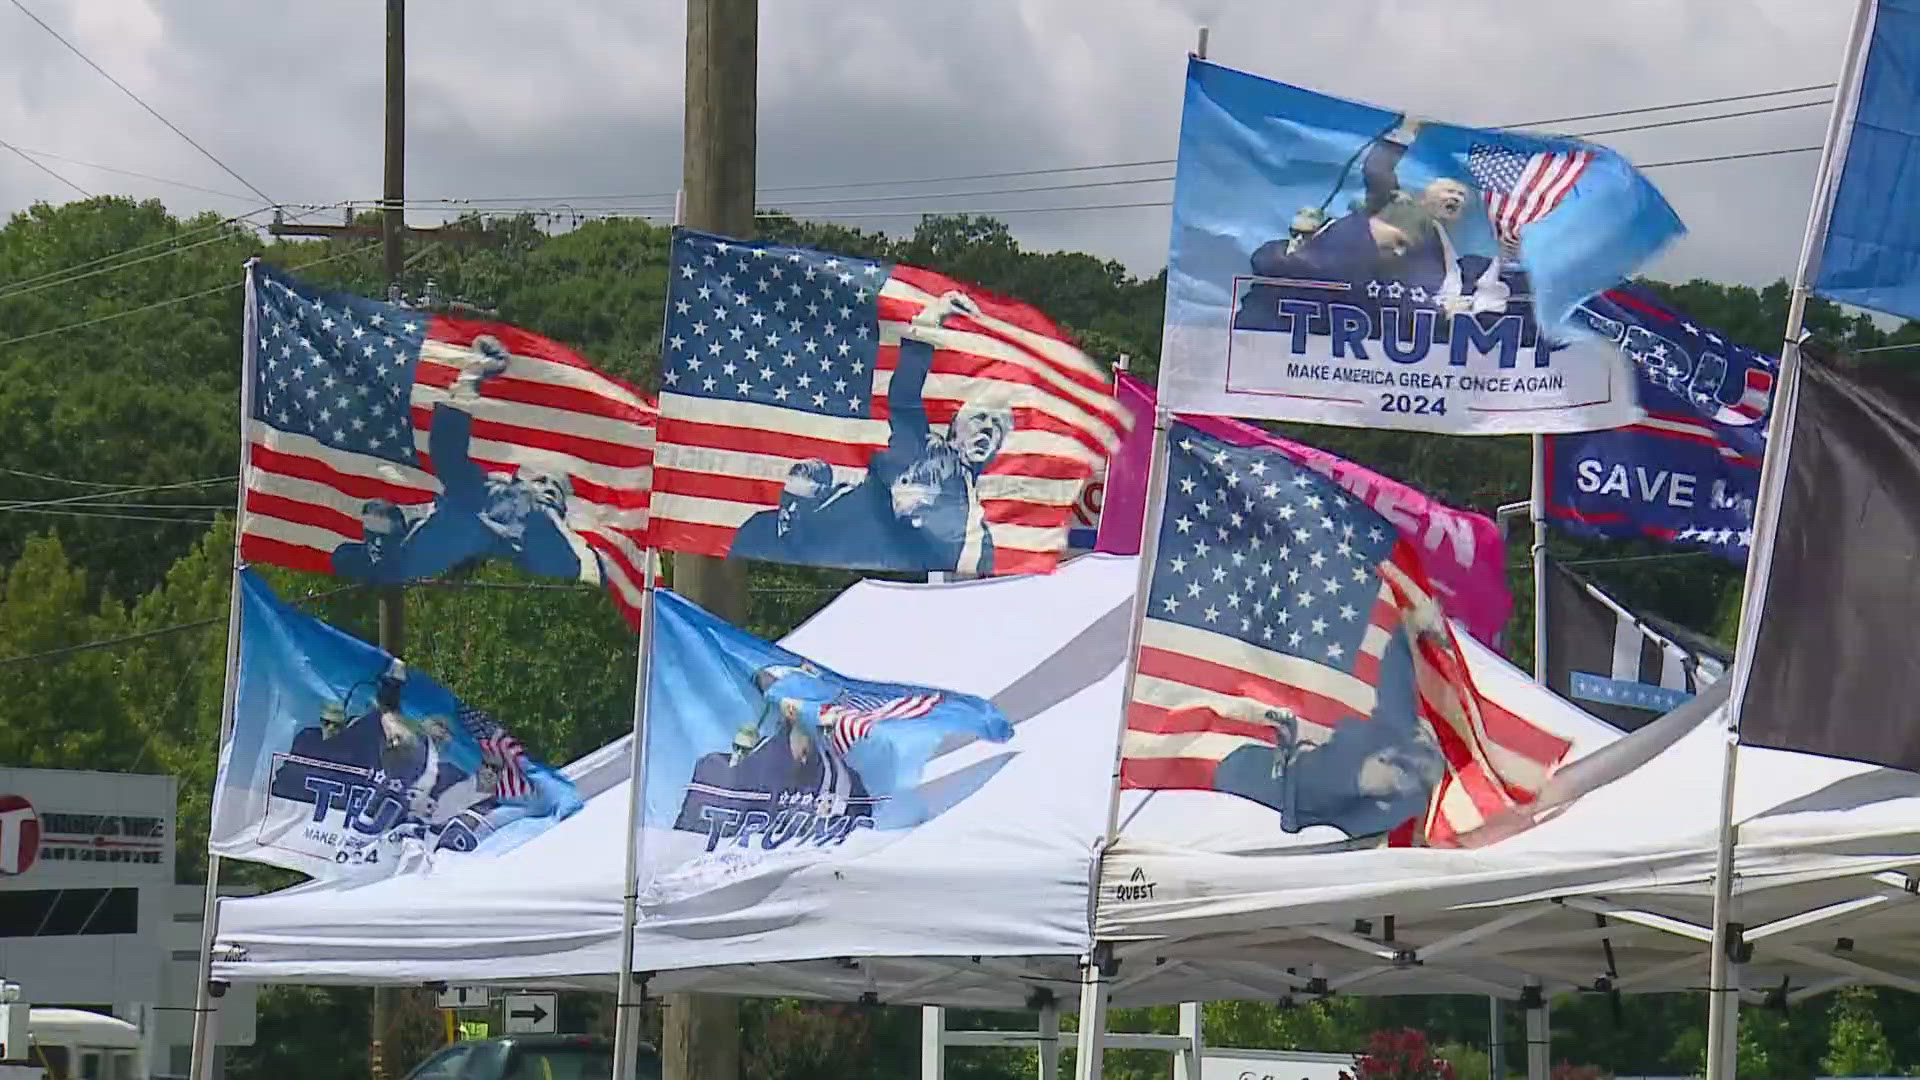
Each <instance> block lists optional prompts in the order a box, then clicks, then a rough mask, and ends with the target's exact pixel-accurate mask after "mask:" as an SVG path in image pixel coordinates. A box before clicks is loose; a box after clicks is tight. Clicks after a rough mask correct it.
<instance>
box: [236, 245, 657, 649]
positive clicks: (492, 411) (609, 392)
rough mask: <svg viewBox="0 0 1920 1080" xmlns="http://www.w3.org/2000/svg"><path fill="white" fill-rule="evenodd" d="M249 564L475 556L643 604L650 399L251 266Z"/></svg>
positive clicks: (408, 562) (317, 565)
mask: <svg viewBox="0 0 1920 1080" xmlns="http://www.w3.org/2000/svg"><path fill="white" fill-rule="evenodd" d="M247 299H248V311H247V327H248V334H247V372H248V382H249V386H248V391H249V400H250V401H251V406H252V407H251V412H250V413H249V415H248V416H247V418H246V425H247V426H246V438H247V470H246V478H245V482H246V501H245V504H244V507H243V512H242V514H241V521H240V553H241V556H242V557H243V558H245V559H247V560H248V561H250V562H263V563H274V564H276V565H279V566H288V567H292V568H293V569H296V570H310V571H314V572H317V573H323V574H336V575H338V576H341V577H347V578H355V579H358V580H361V581H369V582H376V583H380V584H398V583H400V582H404V581H408V580H412V579H417V578H427V577H432V576H434V575H436V574H440V573H444V572H445V571H448V570H451V569H453V568H455V567H457V566H461V565H463V564H467V563H470V562H474V561H478V560H484V559H503V560H506V561H509V562H512V563H514V564H515V565H517V566H519V567H520V568H521V569H523V570H526V571H528V572H529V573H534V574H540V575H545V576H551V577H561V578H573V579H576V580H581V581H589V582H594V583H597V584H600V585H603V586H604V587H605V588H606V589H607V591H608V593H609V594H610V595H611V596H612V597H613V600H614V603H615V605H616V606H618V607H619V608H620V610H621V612H622V613H623V614H625V615H626V616H627V618H628V620H629V622H635V621H636V620H637V619H638V617H639V615H638V613H639V611H640V609H641V588H642V586H641V575H642V570H643V568H644V566H645V561H644V560H645V556H644V555H643V554H642V549H643V548H644V547H645V544H646V538H645V537H646V524H647V493H648V487H649V484H650V482H651V472H652V464H653V406H652V405H651V404H650V403H649V402H647V401H646V400H645V399H644V398H642V397H641V395H640V393H639V392H638V391H636V390H634V389H633V388H632V387H630V386H628V385H626V384H625V383H623V382H621V381H620V380H618V379H615V378H613V377H612V376H609V375H607V374H605V373H603V372H600V371H597V370H595V369H594V368H593V367H592V366H591V365H589V364H588V363H587V362H586V361H585V360H582V359H581V358H580V357H579V356H578V355H576V354H575V353H574V352H573V351H572V350H570V349H568V348H567V347H566V346H564V345H561V344H559V343H558V342H554V341H550V340H548V339H546V338H543V337H541V336H540V335H538V334H534V333H530V332H528V331H526V330H522V329H520V328H519V327H517V326H509V325H507V324H505V323H492V322H478V321H473V320H468V319H454V318H448V317H446V316H443V315H436V314H433V313H431V312H427V311H420V310H416V309H413V308H408V307H403V306H401V305H398V304H386V303H380V302H378V301H374V300H368V299H366V298H364V297H359V296H351V295H347V294H344V293H334V292H327V291H324V290H320V289H316V288H313V287H312V286H309V285H306V284H304V283H302V282H300V281H297V280H295V279H293V278H291V277H288V276H287V275H285V274H282V273H280V272H279V271H277V270H274V269H272V268H271V267H268V266H265V265H263V264H261V263H258V262H255V263H253V264H251V266H250V267H249V272H248V275H247Z"/></svg>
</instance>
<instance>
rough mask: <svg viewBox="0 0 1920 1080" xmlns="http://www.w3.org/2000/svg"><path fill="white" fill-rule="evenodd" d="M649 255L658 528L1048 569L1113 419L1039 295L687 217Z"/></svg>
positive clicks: (1000, 568)
mask: <svg viewBox="0 0 1920 1080" xmlns="http://www.w3.org/2000/svg"><path fill="white" fill-rule="evenodd" d="M668 276H669V281H668V309H667V320H666V343H665V348H664V350H663V357H662V367H661V395H660V401H661V409H660V430H659V445H658V452H659V458H658V466H657V468H656V471H655V474H654V483H655V488H656V490H655V494H654V497H653V529H654V532H653V536H654V538H655V542H656V543H657V544H658V545H659V546H660V547H661V548H663V549H672V550H680V551H689V552H695V553H699V554H706V555H729V554H730V555H733V556H738V557H747V558H756V559H767V560H771V561H778V562H787V563H797V564H804V565H814V566H841V567H848V568H853V569H866V570H899V571H956V570H957V571H964V572H969V573H979V574H1007V573H1024V572H1047V571H1050V570H1052V569H1053V567H1054V565H1055V563H1056V562H1057V561H1058V558H1059V554H1060V551H1061V549H1062V548H1063V547H1064V546H1065V544H1066V539H1067V531H1068V527H1069V525H1070V524H1071V518H1072V510H1073V504H1074V501H1075V499H1076V498H1077V497H1078V495H1079V494H1080V490H1081V488H1082V487H1083V486H1084V485H1085V484H1086V483H1087V481H1088V479H1089V478H1090V477H1091V476H1093V475H1094V473H1095V472H1096V470H1097V467H1098V466H1099V465H1100V464H1101V463H1102V462H1103V461H1105V459H1106V457H1107V456H1108V455H1109V454H1110V453H1111V452H1112V450H1113V448H1114V447H1115V446H1116V445H1117V444H1118V442H1119V439H1120V438H1121V436H1122V435H1123V434H1124V433H1125V431H1126V427H1127V424H1128V422H1129V419H1128V416H1127V414H1126V412H1125V410H1123V409H1122V408H1121V407H1120V406H1119V404H1118V403H1117V402H1116V401H1115V400H1114V396H1113V383H1112V379H1111V377H1110V376H1109V375H1108V374H1107V373H1106V372H1105V371H1104V370H1102V368H1101V367H1100V366H1099V365H1098V364H1096V363H1095V362H1094V361H1093V360H1092V359H1090V358H1089V357H1087V356H1086V354H1084V353H1082V352H1081V351H1080V350H1079V349H1077V348H1075V347H1074V346H1073V345H1072V344H1070V343H1069V342H1068V341H1067V340H1066V339H1065V336H1064V335H1063V334H1062V332H1061V331H1060V330H1059V328H1058V327H1056V326H1054V324H1053V323H1052V322H1050V321H1049V320H1048V319H1047V318H1046V317H1045V316H1044V315H1042V314H1040V313H1039V312H1038V311H1035V310H1034V309H1032V308H1030V307H1027V306H1026V305H1023V304H1018V303H1014V302H1009V301H1003V300H998V299H995V298H992V297H990V296H987V295H986V294H984V293H981V292H980V291H978V290H974V289H970V288H968V287H965V286H962V285H960V284H958V283H956V282H953V281H951V280H949V279H947V278H944V277H942V276H940V275H938V274H934V273H931V272H929V271H925V270H918V269H915V268H912V267H908V266H901V265H895V264H888V263H882V262H873V261H869V260H865V259H856V258H848V257H844V256H834V255H829V254H826V253H823V252H817V251H809V250H805V249H801V248H794V247H788V246H784V245H779V244H771V243H757V242H741V241H733V240H728V239H724V238H722V237H717V236H710V235H707V234H703V233H697V232H692V231H688V230H676V231H675V234H674V240H673V258H672V264H671V266H670V267H669V270H668Z"/></svg>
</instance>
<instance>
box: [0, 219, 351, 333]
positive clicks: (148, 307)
mask: <svg viewBox="0 0 1920 1080" xmlns="http://www.w3.org/2000/svg"><path fill="white" fill-rule="evenodd" d="M370 246H371V243H370V242H369V243H362V244H357V245H355V246H353V247H350V248H347V249H346V250H344V251H338V252H335V253H334V254H332V255H328V256H326V257H324V258H319V259H314V260H312V261H310V262H304V263H300V264H299V265H297V266H289V267H287V269H288V270H305V269H307V268H308V267H312V266H319V265H320V264H322V263H330V262H333V261H335V260H337V259H344V258H346V257H347V256H349V255H358V254H361V253H362V252H364V251H365V250H367V248H368V247H370ZM240 284H241V283H240V282H238V281H230V282H228V283H226V284H225V285H215V286H214V287H213V288H211V289H202V290H200V291H199V292H195V293H188V294H186V295H185V296H176V297H173V298H171V299H168V300H156V301H154V302H153V303H151V304H142V305H141V306H139V307H137V308H128V309H126V310H125V311H115V312H112V313H111V314H107V315H101V316H98V317H96V318H92V319H87V320H85V321H82V322H77V323H67V324H66V325H64V326H54V327H49V328H47V329H45V330H36V331H34V332H33V333H31V334H22V335H20V336H19V337H11V338H4V339H0V349H3V348H5V347H7V346H9V345H19V344H21V343H23V342H28V341H35V340H38V339H40V338H43V337H50V336H52V335H54V334H64V333H66V332H67V331H69V330H82V329H85V328H86V327H89V326H98V325H99V324H101V323H105V322H112V321H113V320H115V319H124V318H126V317H127V316H129V315H138V314H140V313H141V312H143V311H153V310H155V309H158V308H163V307H170V306H172V305H174V304H184V303H187V302H188V301H190V300H198V299H200V298H201V297H203V296H212V295H213V294H214V293H219V292H225V291H227V290H228V289H236V288H239V287H240Z"/></svg>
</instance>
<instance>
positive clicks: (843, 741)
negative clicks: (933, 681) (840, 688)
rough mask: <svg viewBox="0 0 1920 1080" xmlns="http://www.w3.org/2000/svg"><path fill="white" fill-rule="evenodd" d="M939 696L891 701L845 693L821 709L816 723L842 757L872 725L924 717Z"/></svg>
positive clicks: (933, 692)
mask: <svg viewBox="0 0 1920 1080" xmlns="http://www.w3.org/2000/svg"><path fill="white" fill-rule="evenodd" d="M943 696H944V695H942V694H940V693H938V692H935V691H928V692H926V693H920V694H906V695H902V696H900V697H891V698H883V697H880V696H878V695H874V694H859V693H853V692H847V693H843V694H841V695H840V696H839V697H838V698H836V699H835V700H834V701H833V702H832V703H831V704H828V705H824V706H822V707H821V709H820V724H821V726H822V727H825V728H827V729H828V732H829V734H828V739H829V741H830V742H831V743H832V744H833V748H834V749H835V750H838V751H839V752H840V753H841V754H843V755H844V754H845V753H846V752H847V751H848V750H851V749H852V748H853V744H854V743H857V742H859V741H860V740H861V739H864V738H866V737H867V736H868V735H870V734H872V733H873V728H874V725H875V724H878V723H880V722H881V721H883V720H895V719H911V718H913V717H916V716H925V715H927V714H928V713H930V712H932V711H933V707H934V706H936V705H938V704H940V700H941V698H942V697H943Z"/></svg>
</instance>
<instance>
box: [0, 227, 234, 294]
mask: <svg viewBox="0 0 1920 1080" xmlns="http://www.w3.org/2000/svg"><path fill="white" fill-rule="evenodd" d="M264 209H267V208H266V207H261V210H264ZM259 212H260V210H255V211H253V213H255V214H257V213H259ZM226 239H227V238H226V237H225V236H209V237H207V238H205V239H203V240H196V241H194V242H193V243H191V244H182V245H180V246H178V247H174V248H169V249H167V250H166V251H156V252H154V253H153V254H151V255H142V256H141V257H139V258H137V259H128V260H126V261H124V262H117V263H114V264H113V265H112V266H102V267H98V268H96V269H93V270H88V271H86V272H84V273H79V274H74V275H72V276H70V277H64V278H60V279H58V280H55V281H47V282H42V283H41V284H38V285H28V286H23V287H21V288H18V289H11V290H0V300H8V299H11V298H13V297H16V296H26V295H28V294H31V293H37V292H42V291H44V290H46V289H57V288H60V287H62V286H65V285H71V284H73V283H74V282H76V281H85V280H87V279H88V278H92V277H99V276H100V275H101V274H113V273H118V272H119V271H121V270H125V269H127V268H128V267H132V266H139V265H141V264H142V263H150V262H153V261H154V260H155V259H170V258H172V257H174V256H175V255H181V254H184V253H186V252H189V251H193V250H194V249H196V248H203V247H206V246H207V245H208V244H219V243H223V242H225V241H226Z"/></svg>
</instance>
